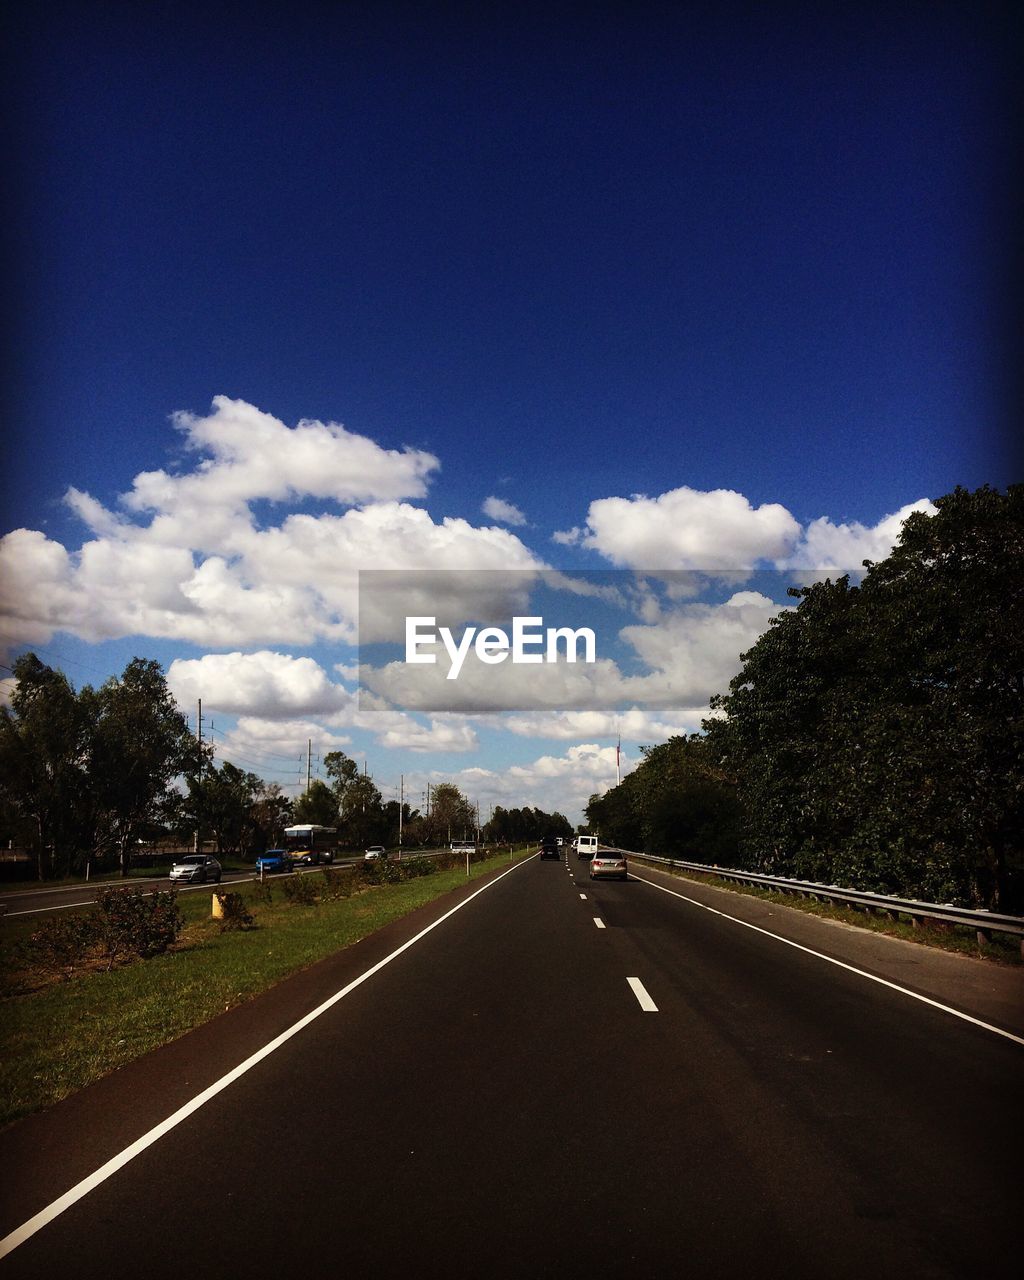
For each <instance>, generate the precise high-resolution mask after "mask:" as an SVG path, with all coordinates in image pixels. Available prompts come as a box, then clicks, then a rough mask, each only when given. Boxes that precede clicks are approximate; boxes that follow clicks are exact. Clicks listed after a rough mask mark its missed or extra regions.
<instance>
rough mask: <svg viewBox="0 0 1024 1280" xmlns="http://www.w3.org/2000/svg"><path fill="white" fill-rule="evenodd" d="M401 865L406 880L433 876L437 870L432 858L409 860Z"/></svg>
mask: <svg viewBox="0 0 1024 1280" xmlns="http://www.w3.org/2000/svg"><path fill="white" fill-rule="evenodd" d="M399 865H400V866H401V868H402V877H403V879H405V880H415V879H417V878H418V877H419V876H432V875H433V874H434V872H435V871H436V870H437V867H436V866H435V864H434V860H433V859H432V858H409V859H408V860H407V861H405V862H402V863H400V864H399Z"/></svg>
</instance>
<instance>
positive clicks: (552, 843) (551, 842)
mask: <svg viewBox="0 0 1024 1280" xmlns="http://www.w3.org/2000/svg"><path fill="white" fill-rule="evenodd" d="M559 844H561V841H560V840H555V839H554V838H553V837H552V836H545V837H544V839H543V840H542V841H541V842H540V856H541V857H542V858H555V859H559V858H560V857H561V854H560V853H559V852H558V846H559Z"/></svg>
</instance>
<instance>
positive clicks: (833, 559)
mask: <svg viewBox="0 0 1024 1280" xmlns="http://www.w3.org/2000/svg"><path fill="white" fill-rule="evenodd" d="M936 510H937V508H936V507H934V506H933V505H932V503H931V502H929V500H928V499H927V498H918V500H917V501H916V502H911V503H908V504H907V506H905V507H901V508H900V509H899V511H895V512H893V514H892V515H888V516H884V517H883V518H882V519H881V520H879V522H878V523H877V524H876V525H863V524H860V523H859V522H858V521H856V520H854V521H851V522H850V523H849V524H833V523H832V521H831V520H830V519H829V518H828V517H827V516H821V517H820V518H819V519H817V520H812V521H811V523H810V524H809V525H808V526H807V528H806V529H805V530H804V531H803V534H802V535H801V537H800V541H799V543H798V544H797V545H796V546H795V547H794V548H793V550H792V552H791V553H790V554H789V556H788V557H787V558H785V559H783V560H780V561H779V562H778V563H779V567H780V568H802V569H810V570H827V571H836V570H838V571H839V572H840V573H848V572H849V573H854V574H857V573H859V572H860V571H861V566H862V565H863V562H864V561H865V560H872V561H878V560H884V559H885V558H886V556H887V555H888V554H889V553H890V551H892V549H893V547H894V546H895V545H896V542H897V540H898V538H899V535H900V529H901V528H902V527H903V522H904V520H906V518H907V517H908V516H909V515H910V514H911V512H913V511H924V512H925V513H926V514H928V515H930V516H931V515H935V513H936Z"/></svg>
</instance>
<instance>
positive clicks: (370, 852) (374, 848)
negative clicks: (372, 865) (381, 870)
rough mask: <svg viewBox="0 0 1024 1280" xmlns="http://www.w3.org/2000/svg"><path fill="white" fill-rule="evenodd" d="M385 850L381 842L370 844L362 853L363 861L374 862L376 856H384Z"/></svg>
mask: <svg viewBox="0 0 1024 1280" xmlns="http://www.w3.org/2000/svg"><path fill="white" fill-rule="evenodd" d="M387 856H388V855H387V850H386V849H385V848H384V846H383V845H382V844H371V845H370V847H369V849H367V851H366V852H365V853H364V854H363V861H364V862H376V861H377V859H378V858H386V857H387Z"/></svg>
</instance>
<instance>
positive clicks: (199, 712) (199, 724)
mask: <svg viewBox="0 0 1024 1280" xmlns="http://www.w3.org/2000/svg"><path fill="white" fill-rule="evenodd" d="M196 737H197V738H198V739H199V750H200V752H202V748H203V700H202V698H197V699H196ZM202 771H203V763H202V755H201V754H200V757H199V776H200V778H201V777H202ZM192 852H193V853H198V852H199V823H198V821H197V822H196V834H195V839H194V840H193V843H192Z"/></svg>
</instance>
